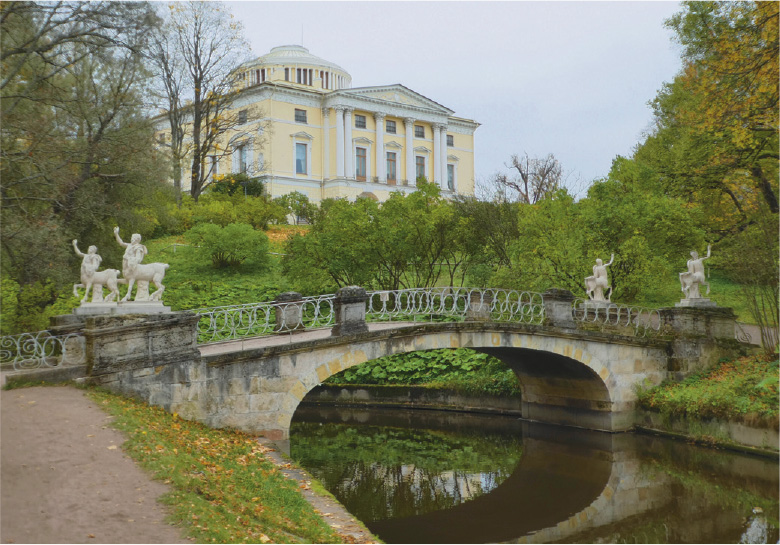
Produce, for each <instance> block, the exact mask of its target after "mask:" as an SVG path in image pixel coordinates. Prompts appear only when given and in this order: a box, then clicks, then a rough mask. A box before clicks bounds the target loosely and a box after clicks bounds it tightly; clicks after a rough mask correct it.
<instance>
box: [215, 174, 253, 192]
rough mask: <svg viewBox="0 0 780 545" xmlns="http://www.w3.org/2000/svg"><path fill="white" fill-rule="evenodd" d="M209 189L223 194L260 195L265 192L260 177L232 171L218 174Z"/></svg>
mask: <svg viewBox="0 0 780 545" xmlns="http://www.w3.org/2000/svg"><path fill="white" fill-rule="evenodd" d="M209 191H210V192H211V193H216V194H221V195H231V196H232V195H246V196H249V197H260V196H261V195H262V194H263V183H262V182H261V181H260V179H259V178H250V177H249V176H247V175H246V174H244V173H238V174H235V173H232V174H226V175H224V176H217V178H216V181H214V182H212V184H211V185H210V186H209Z"/></svg>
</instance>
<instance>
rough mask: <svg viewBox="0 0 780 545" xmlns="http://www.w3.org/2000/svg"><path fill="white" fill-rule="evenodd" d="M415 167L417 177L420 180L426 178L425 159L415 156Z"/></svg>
mask: <svg viewBox="0 0 780 545" xmlns="http://www.w3.org/2000/svg"><path fill="white" fill-rule="evenodd" d="M414 161H415V163H414V166H415V176H416V177H417V179H418V180H419V179H420V178H425V157H420V156H419V155H417V156H415V158H414Z"/></svg>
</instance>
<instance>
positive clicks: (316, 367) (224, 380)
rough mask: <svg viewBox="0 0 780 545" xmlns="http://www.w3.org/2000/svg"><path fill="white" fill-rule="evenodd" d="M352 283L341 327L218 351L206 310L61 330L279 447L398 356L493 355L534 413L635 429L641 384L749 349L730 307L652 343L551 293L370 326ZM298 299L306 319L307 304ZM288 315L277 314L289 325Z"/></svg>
mask: <svg viewBox="0 0 780 545" xmlns="http://www.w3.org/2000/svg"><path fill="white" fill-rule="evenodd" d="M350 289H351V290H352V291H347V292H345V293H340V294H338V295H337V297H336V298H335V311H334V316H335V318H334V324H335V325H333V327H332V328H328V327H326V328H319V329H313V330H304V331H297V330H296V329H295V328H292V329H288V330H287V331H286V332H284V333H278V334H276V335H271V336H267V337H261V338H244V339H240V340H232V341H227V342H221V343H215V344H201V345H198V339H197V336H198V322H199V321H201V320H202V315H198V314H196V313H193V312H174V313H163V314H151V315H136V314H127V315H107V316H69V317H61V319H59V320H58V321H57V322H56V325H57V328H59V330H60V331H71V332H72V331H78V332H80V334H81V335H83V338H84V350H85V354H86V362H87V368H86V375H87V380H88V381H90V382H93V383H97V384H100V385H102V386H104V387H106V388H108V389H111V390H113V391H116V392H120V393H123V394H128V395H132V396H135V397H139V398H141V399H143V400H145V401H147V402H148V403H150V404H152V405H158V406H161V407H163V408H164V409H165V410H167V411H170V412H172V413H178V414H179V416H181V417H182V418H186V419H191V420H197V421H200V422H204V423H206V424H207V425H209V426H212V427H232V428H236V429H240V430H243V431H246V432H250V433H257V434H262V435H265V436H267V437H269V438H272V439H285V438H287V437H288V435H289V428H290V421H291V419H292V416H293V413H294V412H295V410H296V408H297V407H298V404H299V403H300V402H301V400H302V399H303V398H304V397H305V396H306V394H307V393H308V392H309V391H311V390H312V389H313V388H315V387H316V386H317V385H319V384H320V383H322V381H324V380H325V379H327V378H328V377H330V376H331V375H333V374H335V373H338V372H339V371H342V370H344V369H347V368H350V367H353V366H356V365H360V364H361V363H363V362H366V361H369V360H373V359H376V358H379V357H382V356H386V355H390V354H399V353H404V352H414V351H418V350H432V349H439V348H471V349H474V350H476V351H479V352H485V353H487V354H490V355H493V356H495V357H497V358H499V359H500V360H502V361H503V362H504V363H506V364H507V365H508V366H509V367H510V368H511V369H513V370H514V372H515V373H516V375H517V377H518V379H519V382H520V384H521V399H522V401H521V403H522V414H523V417H524V418H527V419H529V420H535V421H541V422H547V423H554V424H565V425H572V426H579V427H584V428H590V429H597V430H606V431H622V430H628V429H630V428H632V427H633V426H634V418H635V417H634V409H635V404H636V399H637V391H636V390H637V387H638V386H643V387H648V386H653V385H656V384H659V383H660V382H661V381H662V380H664V379H665V378H667V377H675V378H680V377H681V376H684V375H685V374H687V373H689V372H691V371H694V370H697V369H699V368H701V367H703V366H706V365H708V364H710V363H712V362H714V361H716V360H717V359H718V358H720V357H722V356H730V355H733V354H735V353H736V352H738V351H740V350H742V345H740V343H738V342H737V341H735V340H734V323H735V322H734V315H733V313H732V312H731V310H730V309H696V308H672V309H663V310H661V311H660V313H658V317H659V320H660V323H658V324H656V325H657V327H656V329H658V330H659V333H658V334H655V335H651V336H646V337H643V336H638V335H634V334H629V333H630V332H629V333H627V332H626V330H625V328H612V329H610V328H608V327H607V328H600V330H594V328H593V327H591V326H588V325H587V324H583V323H582V322H575V321H574V320H573V318H572V316H574V315H575V314H576V313H574V312H573V306H572V304H573V303H572V300H573V297H572V296H571V294H570V293H568V292H561V291H560V290H550V291H548V292H546V293H545V294H544V316H543V320H540V321H539V322H540V323H497V322H494V321H490V316H489V315H486V316H482V317H480V316H479V315H478V313H477V314H474V313H471V314H470V315H466V320H465V321H462V322H444V323H410V322H390V323H368V324H367V323H366V319H365V317H366V296H365V292H364V291H363V292H362V293H363V295H362V296H361V295H360V289H358V290H357V291H356V290H355V289H353V288H350ZM356 294H357V295H356ZM285 305H286V306H285V309H287V310H286V311H285V312H293V313H295V312H298V313H299V314H300V305H298V306H296V305H292V306H289V304H287V303H285ZM467 306H468V305H467ZM475 307H476V308H477V310H478V309H479V305H475V304H471V307H470V308H471V310H474V308H475ZM518 308H519V307H518ZM277 310H278V309H277ZM285 319H287V320H288V321H289V319H290V318H289V316H287V318H285V316H284V315H282V316H279V315H277V320H276V323H277V324H279V323H282V322H284V321H285ZM634 321H635V323H636V319H635V320H634ZM291 323H292V322H291ZM295 323H298V322H295ZM53 329H56V328H53Z"/></svg>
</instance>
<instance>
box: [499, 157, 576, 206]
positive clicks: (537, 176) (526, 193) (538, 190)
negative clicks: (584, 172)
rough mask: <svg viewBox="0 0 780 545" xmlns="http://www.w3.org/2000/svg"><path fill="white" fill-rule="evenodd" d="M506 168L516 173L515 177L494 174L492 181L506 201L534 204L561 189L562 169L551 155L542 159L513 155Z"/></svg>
mask: <svg viewBox="0 0 780 545" xmlns="http://www.w3.org/2000/svg"><path fill="white" fill-rule="evenodd" d="M507 166H508V167H509V168H513V169H514V170H515V171H517V175H516V176H510V175H508V174H496V175H495V177H494V179H493V183H494V184H495V185H496V186H497V187H498V188H500V190H501V194H502V195H503V196H504V198H505V199H507V200H510V201H516V202H523V203H527V204H536V203H537V202H539V201H540V200H541V199H544V198H547V197H549V196H550V195H552V194H553V193H555V192H556V191H557V190H558V189H560V187H561V183H562V178H563V168H562V167H561V163H560V162H559V161H558V159H556V158H555V156H554V155H553V154H549V155H547V157H543V158H538V157H533V158H531V157H529V156H528V154H527V153H525V154H524V155H523V157H520V156H519V155H516V154H515V155H512V158H511V164H510V165H507ZM507 190H508V191H509V192H510V195H507V193H506V192H507Z"/></svg>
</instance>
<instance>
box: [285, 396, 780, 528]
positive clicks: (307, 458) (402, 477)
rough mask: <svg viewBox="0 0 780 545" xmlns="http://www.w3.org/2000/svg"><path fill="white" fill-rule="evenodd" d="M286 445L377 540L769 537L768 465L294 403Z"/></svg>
mask: <svg viewBox="0 0 780 545" xmlns="http://www.w3.org/2000/svg"><path fill="white" fill-rule="evenodd" d="M290 453H291V456H292V457H293V459H294V460H295V461H296V462H298V463H299V464H300V465H301V466H302V467H304V468H306V469H307V470H308V471H309V472H310V473H312V474H313V475H314V476H315V477H316V478H317V479H319V480H320V481H321V482H322V483H323V485H324V486H325V488H326V489H328V490H329V491H330V492H331V493H332V494H333V495H334V496H335V497H336V498H337V499H338V500H339V501H340V502H341V503H342V504H343V505H344V506H345V507H346V508H347V509H348V510H349V511H350V512H351V513H352V514H354V515H355V516H356V517H357V518H358V519H360V520H361V521H362V522H363V523H364V524H365V525H366V526H367V527H368V528H369V530H371V531H372V532H373V533H374V534H375V535H377V536H378V537H379V538H380V539H382V540H383V541H385V542H387V543H488V542H522V543H527V542H530V543H549V542H566V543H604V542H606V543H776V542H777V541H778V538H780V534H779V532H778V509H779V507H778V486H779V485H780V483H779V478H778V462H777V459H770V458H762V457H757V456H751V455H745V454H740V453H735V452H731V451H725V450H715V449H710V448H705V447H700V446H696V445H691V444H687V443H684V442H680V441H674V440H670V439H666V438H661V437H656V436H650V435H643V434H634V433H619V434H609V433H602V432H594V431H588V430H582V429H575V428H567V427H562V426H549V425H543V424H535V423H530V422H524V421H521V420H519V419H517V418H511V417H502V416H484V415H475V414H468V413H453V412H449V413H447V412H438V411H410V410H378V409H373V410H372V409H351V408H320V407H318V408H314V407H306V406H302V407H300V408H299V409H298V411H297V412H296V413H295V418H294V419H293V424H292V428H291V439H290Z"/></svg>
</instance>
